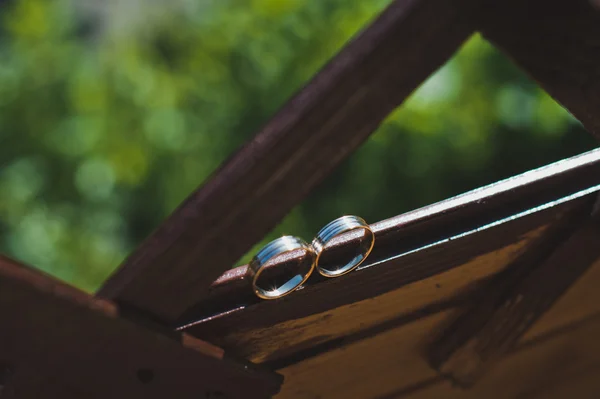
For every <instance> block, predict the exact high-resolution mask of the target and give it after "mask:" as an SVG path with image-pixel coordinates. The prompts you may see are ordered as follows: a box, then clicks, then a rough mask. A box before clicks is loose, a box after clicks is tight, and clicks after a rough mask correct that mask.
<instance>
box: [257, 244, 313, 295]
mask: <svg viewBox="0 0 600 399" xmlns="http://www.w3.org/2000/svg"><path fill="white" fill-rule="evenodd" d="M301 253H304V256H302V257H300V258H299V257H298V255H301ZM316 258H317V255H316V253H315V251H314V249H313V248H312V247H311V246H310V245H308V244H307V243H306V242H305V241H304V240H302V239H300V238H298V237H293V236H284V237H280V238H278V239H276V240H274V241H271V242H270V243H268V244H267V245H265V246H264V247H263V248H262V249H261V250H260V251H259V252H258V253H257V254H256V255H255V256H254V258H253V259H252V261H250V264H249V270H250V272H251V273H252V289H253V290H254V293H255V294H256V295H257V296H258V297H259V298H262V299H276V298H281V297H282V296H285V295H287V294H289V293H291V292H292V291H294V290H295V289H296V288H298V287H299V286H300V285H302V284H303V283H304V282H305V281H306V280H307V279H308V277H309V276H310V274H311V273H312V271H313V269H314V268H315V261H316ZM276 260H277V261H278V262H277V266H274V265H273V263H274V262H275V261H276ZM290 266H293V269H292V271H291V272H290V269H289V267H290Z"/></svg>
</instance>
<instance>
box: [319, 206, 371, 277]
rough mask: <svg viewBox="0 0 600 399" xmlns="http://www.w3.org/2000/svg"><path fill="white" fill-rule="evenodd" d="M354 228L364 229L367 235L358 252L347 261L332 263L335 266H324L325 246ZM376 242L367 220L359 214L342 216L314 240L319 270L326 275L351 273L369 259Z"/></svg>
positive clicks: (334, 275)
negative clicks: (323, 254)
mask: <svg viewBox="0 0 600 399" xmlns="http://www.w3.org/2000/svg"><path fill="white" fill-rule="evenodd" d="M354 230H363V231H364V235H365V236H366V239H365V238H363V239H362V240H363V242H361V245H360V247H359V252H358V254H357V255H355V256H354V257H353V258H352V259H351V260H350V261H349V262H347V263H343V264H341V265H339V264H335V265H332V266H334V267H324V266H323V265H322V264H320V261H321V254H322V253H323V250H324V249H325V247H326V246H327V245H328V244H330V243H331V242H332V240H334V238H335V237H337V236H339V235H341V234H344V233H348V232H350V231H354ZM374 244H375V234H374V233H373V230H371V228H370V227H369V225H368V224H367V222H365V221H364V220H363V219H362V218H359V217H358V216H342V217H341V218H338V219H336V220H334V221H333V222H331V223H329V224H328V225H327V226H325V227H323V228H322V229H321V231H319V234H317V237H316V238H315V239H314V240H313V242H312V246H313V248H314V249H315V252H316V254H317V259H316V261H315V263H316V266H317V270H318V271H319V273H320V274H322V275H323V276H325V277H339V276H343V275H344V274H346V273H350V272H351V271H352V270H354V269H356V268H357V267H358V266H359V265H360V264H361V263H363V262H364V260H365V259H367V257H368V256H369V254H370V253H371V250H372V249H373V245H374ZM321 263H322V262H321Z"/></svg>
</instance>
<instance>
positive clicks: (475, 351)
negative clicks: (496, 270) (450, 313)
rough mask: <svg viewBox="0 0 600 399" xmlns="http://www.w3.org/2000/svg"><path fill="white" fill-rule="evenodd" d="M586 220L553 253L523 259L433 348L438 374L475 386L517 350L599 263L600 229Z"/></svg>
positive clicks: (542, 252) (552, 248)
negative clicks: (520, 341) (502, 359)
mask: <svg viewBox="0 0 600 399" xmlns="http://www.w3.org/2000/svg"><path fill="white" fill-rule="evenodd" d="M587 216H588V217H587V218H586V219H587V221H584V222H583V223H582V226H580V227H578V228H577V229H576V230H575V231H574V232H572V234H571V232H565V235H567V237H561V236H560V235H559V236H558V237H557V240H551V241H553V242H548V250H540V249H537V248H532V249H533V250H532V251H531V252H533V253H532V254H531V256H526V257H524V258H525V259H524V262H520V263H522V264H520V265H519V267H517V268H516V269H517V270H514V271H513V270H511V271H509V273H506V274H505V275H503V276H500V277H499V278H498V279H496V281H493V282H492V283H491V284H490V285H489V288H488V289H487V290H486V292H485V294H483V295H482V297H481V298H480V299H479V300H478V301H475V304H474V306H473V308H472V309H469V310H467V311H466V312H465V314H463V315H462V316H461V317H459V318H458V319H457V320H456V321H455V322H454V323H453V324H452V325H451V326H450V327H449V328H448V329H447V330H445V331H444V332H443V333H442V334H441V337H440V340H439V342H436V343H435V344H434V345H433V346H432V349H431V350H430V356H431V357H432V362H433V365H434V366H435V368H436V369H438V370H439V371H440V372H441V373H442V374H443V375H445V376H449V377H450V378H451V379H452V380H453V381H455V382H456V383H458V384H459V385H461V386H464V387H470V386H472V385H473V384H474V383H475V382H476V381H478V380H480V379H481V377H482V375H483V374H484V373H487V372H489V369H490V367H492V366H493V365H494V364H495V363H496V362H497V361H498V360H499V359H501V358H502V357H503V356H504V355H505V354H506V353H507V352H508V351H509V350H510V349H512V347H513V346H514V344H515V343H516V342H517V340H518V339H519V338H520V337H521V336H522V335H523V334H524V333H525V332H526V331H527V330H528V329H529V328H530V327H531V326H532V325H533V324H534V323H535V322H536V321H537V320H538V318H540V317H541V315H543V314H544V313H545V312H546V311H547V310H548V309H549V308H550V307H551V306H552V305H553V304H554V302H555V301H556V300H557V299H558V298H559V297H560V296H561V295H562V294H563V293H564V292H565V291H566V290H567V289H568V288H569V287H570V286H571V284H573V282H574V281H576V280H577V279H578V278H579V277H580V276H581V275H582V274H584V273H585V271H586V270H587V268H588V267H590V266H591V265H592V264H593V263H594V262H595V261H597V260H599V259H600V245H599V244H600V225H598V224H597V222H594V221H590V218H589V214H588V215H587ZM572 219H575V218H572ZM573 222H574V221H573ZM578 222H579V221H578ZM577 224H580V223H577ZM571 230H572V229H571ZM528 251H529V250H528ZM525 255H528V254H527V253H526V254H525ZM523 263H524V264H523ZM512 268H514V267H511V269H512Z"/></svg>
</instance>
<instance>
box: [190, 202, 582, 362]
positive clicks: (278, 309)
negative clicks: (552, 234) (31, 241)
mask: <svg viewBox="0 0 600 399" xmlns="http://www.w3.org/2000/svg"><path fill="white" fill-rule="evenodd" d="M591 200H593V198H591V197H589V198H588V197H585V198H580V199H579V200H575V201H569V202H567V203H563V204H561V205H557V206H555V207H551V208H548V209H545V210H542V211H539V212H535V213H533V214H530V215H527V216H523V217H521V218H516V219H513V220H510V221H507V222H506V223H503V224H499V225H497V226H494V227H493V228H490V229H487V230H482V231H478V232H476V233H474V234H468V235H464V236H462V237H456V238H454V239H451V240H446V241H442V242H440V243H438V244H437V245H433V246H429V247H425V248H423V249H421V250H417V251H413V252H410V253H407V254H404V256H400V257H397V258H393V259H390V260H388V261H386V262H383V263H381V264H378V265H377V266H373V267H368V268H365V269H362V270H360V271H359V272H356V273H351V274H349V275H347V276H345V278H339V279H330V280H328V281H325V282H323V283H319V284H315V285H312V286H307V287H305V288H304V289H302V290H301V291H299V292H297V293H294V295H290V296H288V297H285V298H283V300H281V301H277V302H276V303H274V302H275V301H268V302H267V301H263V302H261V303H258V304H256V305H253V306H249V307H247V308H240V309H238V310H234V311H229V312H225V313H223V314H221V315H219V316H217V317H213V318H207V319H205V320H203V321H201V322H198V323H196V324H193V325H190V326H188V327H187V328H186V331H187V332H189V333H190V334H192V335H194V336H198V337H202V338H203V339H205V340H207V341H209V342H212V343H215V344H217V345H219V346H221V347H223V348H226V349H227V350H231V351H232V352H233V353H236V354H237V355H239V356H244V357H248V358H250V359H252V360H253V361H258V362H264V361H269V362H270V364H271V366H275V367H280V365H281V362H284V363H286V362H290V361H292V362H293V361H300V360H301V358H300V359H298V358H297V357H298V356H305V355H303V353H306V352H308V353H310V354H311V355H314V353H313V352H315V351H316V353H319V352H322V351H326V350H330V349H331V347H335V346H337V345H339V343H340V342H339V341H340V339H348V337H352V335H353V334H359V335H360V334H362V333H364V332H365V331H370V329H375V331H371V333H376V331H380V330H384V329H386V328H392V327H394V326H396V325H399V324H402V323H408V322H410V321H411V320H414V319H416V318H419V317H423V316H424V315H427V314H430V313H431V312H438V311H440V310H441V309H443V308H444V306H446V307H448V306H449V304H450V303H455V302H456V301H457V300H460V299H459V298H460V297H461V295H464V294H465V292H468V288H469V287H470V286H477V284H478V283H480V281H481V280H485V279H486V278H489V277H491V276H493V275H494V274H495V273H497V272H498V271H500V270H502V269H503V268H504V267H506V266H507V265H508V264H510V263H511V262H512V261H513V260H514V259H515V258H516V257H517V256H518V255H519V254H520V253H521V251H522V250H523V249H524V248H525V247H526V246H527V245H528V244H531V243H532V241H533V240H535V239H536V238H537V237H539V236H540V234H542V233H543V232H544V230H545V229H546V228H547V226H548V225H551V224H554V223H556V221H557V220H560V219H561V217H563V216H565V215H571V214H572V212H573V211H574V209H578V208H579V207H581V206H586V207H588V209H589V208H590V207H591V202H590V201H591ZM442 287H443V288H442ZM467 297H468V294H467ZM377 329H379V330H377ZM290 359H292V360H290Z"/></svg>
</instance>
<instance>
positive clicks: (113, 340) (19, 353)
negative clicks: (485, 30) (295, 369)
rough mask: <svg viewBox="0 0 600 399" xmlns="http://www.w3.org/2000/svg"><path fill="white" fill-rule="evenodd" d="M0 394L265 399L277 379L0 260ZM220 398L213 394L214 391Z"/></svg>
mask: <svg viewBox="0 0 600 399" xmlns="http://www.w3.org/2000/svg"><path fill="white" fill-rule="evenodd" d="M0 320H1V321H2V324H1V326H0V388H1V390H2V398H3V399H5V398H9V399H12V398H18V399H29V398H39V399H43V398H124V399H125V398H127V399H132V398H140V399H141V398H144V399H149V398H168V397H173V395H175V396H176V397H177V398H190V399H198V398H201V397H202V398H205V397H213V396H210V395H224V396H218V397H231V398H248V397H253V398H268V397H271V396H272V395H273V394H275V393H276V392H277V391H278V390H279V386H280V384H281V377H280V376H278V375H276V374H274V373H271V372H268V371H265V370H262V369H258V368H257V367H256V366H253V365H251V364H246V363H238V362H234V361H233V360H231V359H229V358H227V357H224V354H223V351H222V350H221V349H220V348H217V347H214V346H213V345H211V344H208V343H206V342H203V341H200V340H198V339H195V338H193V337H190V336H189V335H187V334H183V335H182V334H172V333H171V334H169V335H165V334H162V333H161V332H157V331H153V330H147V329H145V328H142V327H140V326H139V325H136V324H134V323H132V322H130V321H127V320H124V319H121V318H119V309H118V308H117V307H116V306H115V305H114V304H113V303H111V302H108V301H106V300H101V299H96V298H93V297H90V296H89V295H87V294H85V293H83V292H81V291H78V290H76V289H74V288H72V287H69V286H66V285H64V284H62V283H60V282H58V281H56V280H54V279H52V278H50V277H47V276H45V275H42V274H40V273H37V272H36V271H33V270H31V269H28V268H26V267H24V266H22V265H19V264H17V263H16V262H14V261H11V260H10V259H7V258H4V257H0ZM214 397H217V396H214Z"/></svg>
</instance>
